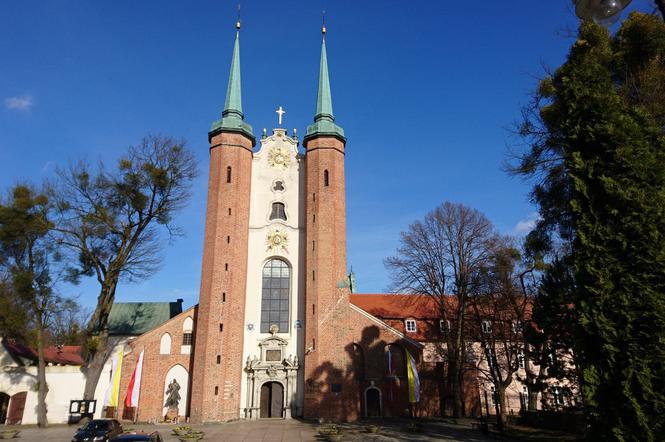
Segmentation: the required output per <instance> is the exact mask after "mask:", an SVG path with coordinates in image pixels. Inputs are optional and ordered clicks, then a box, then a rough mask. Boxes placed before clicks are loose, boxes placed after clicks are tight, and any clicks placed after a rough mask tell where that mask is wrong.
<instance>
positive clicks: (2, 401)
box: [0, 393, 9, 425]
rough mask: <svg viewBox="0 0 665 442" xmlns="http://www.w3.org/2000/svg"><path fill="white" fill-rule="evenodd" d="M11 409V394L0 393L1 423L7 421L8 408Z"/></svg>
mask: <svg viewBox="0 0 665 442" xmlns="http://www.w3.org/2000/svg"><path fill="white" fill-rule="evenodd" d="M8 409H9V395H8V394H7V393H0V425H2V424H4V423H5V420H6V419H7V410H8Z"/></svg>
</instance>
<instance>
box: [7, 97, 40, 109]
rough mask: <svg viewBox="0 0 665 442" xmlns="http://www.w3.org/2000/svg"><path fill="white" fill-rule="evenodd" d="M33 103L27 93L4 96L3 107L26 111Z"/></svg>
mask: <svg viewBox="0 0 665 442" xmlns="http://www.w3.org/2000/svg"><path fill="white" fill-rule="evenodd" d="M33 104H34V103H33V102H32V97H31V96H29V95H24V96H22V97H9V98H5V107H6V108H7V109H14V110H20V111H28V110H30V108H32V105H33Z"/></svg>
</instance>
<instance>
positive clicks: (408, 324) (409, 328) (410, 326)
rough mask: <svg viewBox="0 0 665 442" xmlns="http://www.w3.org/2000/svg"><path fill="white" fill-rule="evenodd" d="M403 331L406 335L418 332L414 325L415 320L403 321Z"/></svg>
mask: <svg viewBox="0 0 665 442" xmlns="http://www.w3.org/2000/svg"><path fill="white" fill-rule="evenodd" d="M404 330H406V332H407V333H415V332H416V330H418V325H417V324H416V320H415V319H406V320H404Z"/></svg>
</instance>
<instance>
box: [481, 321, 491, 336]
mask: <svg viewBox="0 0 665 442" xmlns="http://www.w3.org/2000/svg"><path fill="white" fill-rule="evenodd" d="M480 329H481V330H482V332H483V333H486V334H488V333H492V321H488V320H484V321H483V322H481V323H480Z"/></svg>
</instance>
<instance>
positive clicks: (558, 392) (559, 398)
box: [552, 385, 563, 407]
mask: <svg viewBox="0 0 665 442" xmlns="http://www.w3.org/2000/svg"><path fill="white" fill-rule="evenodd" d="M552 395H553V396H554V405H556V406H557V407H563V389H562V388H561V387H559V386H558V385H555V386H554V387H552Z"/></svg>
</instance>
